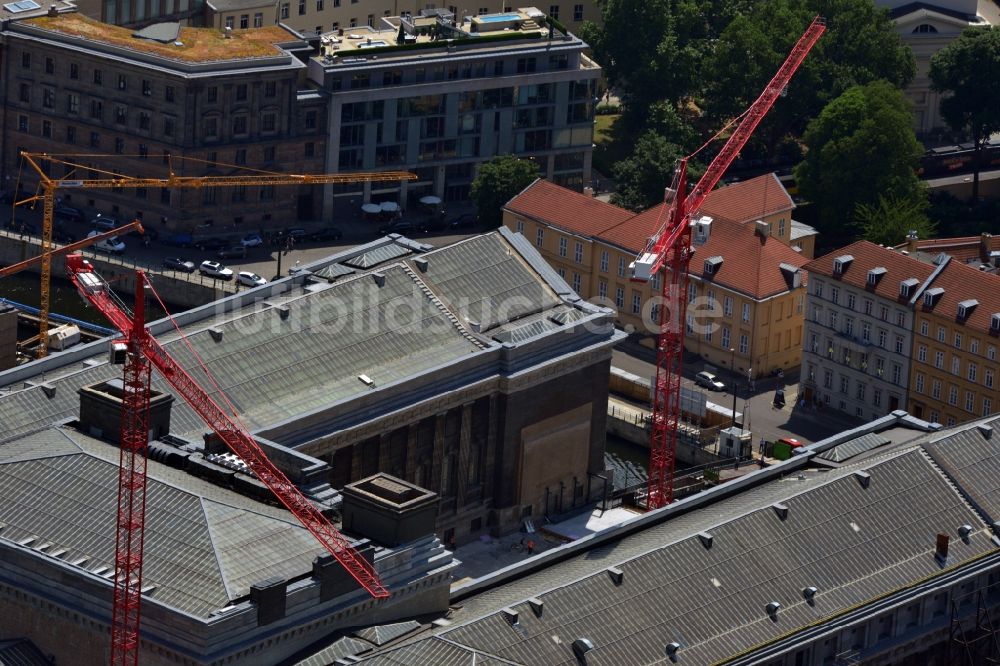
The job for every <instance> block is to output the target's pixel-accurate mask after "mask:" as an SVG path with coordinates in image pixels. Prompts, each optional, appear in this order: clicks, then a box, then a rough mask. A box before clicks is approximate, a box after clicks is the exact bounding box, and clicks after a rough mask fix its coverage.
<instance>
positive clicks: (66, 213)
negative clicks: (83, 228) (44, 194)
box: [52, 206, 84, 222]
mask: <svg viewBox="0 0 1000 666" xmlns="http://www.w3.org/2000/svg"><path fill="white" fill-rule="evenodd" d="M52 216H53V217H54V218H55V219H57V220H66V221H67V222H83V219H84V217H83V211H82V210H80V209H79V208H73V207H72V206H56V207H55V210H53V211H52Z"/></svg>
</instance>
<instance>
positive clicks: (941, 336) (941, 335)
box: [937, 326, 945, 342]
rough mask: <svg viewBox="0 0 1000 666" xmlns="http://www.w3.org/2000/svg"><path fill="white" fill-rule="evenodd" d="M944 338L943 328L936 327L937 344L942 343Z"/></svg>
mask: <svg viewBox="0 0 1000 666" xmlns="http://www.w3.org/2000/svg"><path fill="white" fill-rule="evenodd" d="M944 336H945V330H944V326H938V330H937V339H938V342H944Z"/></svg>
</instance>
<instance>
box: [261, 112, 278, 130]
mask: <svg viewBox="0 0 1000 666" xmlns="http://www.w3.org/2000/svg"><path fill="white" fill-rule="evenodd" d="M275 128H276V117H275V115H274V114H273V113H265V114H264V115H263V116H262V117H261V130H262V131H264V132H273V131H274V130H275Z"/></svg>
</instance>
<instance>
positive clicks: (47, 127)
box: [42, 120, 52, 139]
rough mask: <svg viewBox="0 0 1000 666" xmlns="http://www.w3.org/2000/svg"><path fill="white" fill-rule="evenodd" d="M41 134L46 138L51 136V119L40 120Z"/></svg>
mask: <svg viewBox="0 0 1000 666" xmlns="http://www.w3.org/2000/svg"><path fill="white" fill-rule="evenodd" d="M42 136H43V137H44V138H46V139H51V138H52V121H51V120H43V121H42Z"/></svg>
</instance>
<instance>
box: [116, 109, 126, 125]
mask: <svg viewBox="0 0 1000 666" xmlns="http://www.w3.org/2000/svg"><path fill="white" fill-rule="evenodd" d="M115 122H116V123H117V124H119V125H127V124H128V107H125V106H123V105H121V104H118V105H116V106H115Z"/></svg>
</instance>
